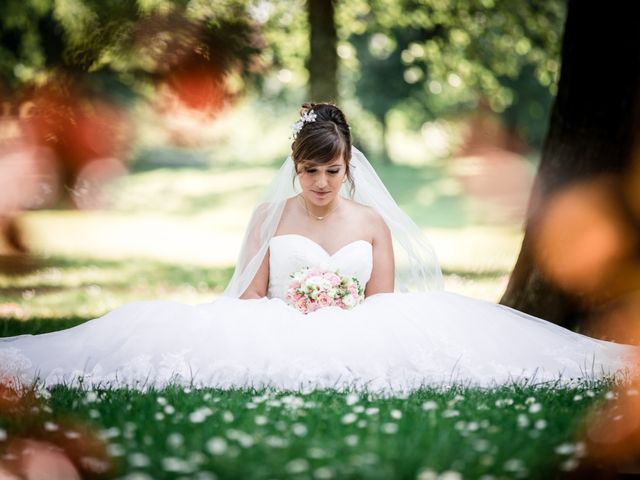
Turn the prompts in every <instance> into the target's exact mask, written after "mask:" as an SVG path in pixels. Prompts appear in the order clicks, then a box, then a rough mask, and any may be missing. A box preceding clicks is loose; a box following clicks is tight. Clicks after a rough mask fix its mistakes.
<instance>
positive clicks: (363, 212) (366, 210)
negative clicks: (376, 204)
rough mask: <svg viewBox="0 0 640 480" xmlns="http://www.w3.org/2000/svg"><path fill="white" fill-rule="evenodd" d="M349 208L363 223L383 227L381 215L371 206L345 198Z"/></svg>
mask: <svg viewBox="0 0 640 480" xmlns="http://www.w3.org/2000/svg"><path fill="white" fill-rule="evenodd" d="M345 201H346V202H347V205H348V206H349V209H350V210H351V212H352V213H353V215H354V217H355V219H357V220H359V221H360V222H362V224H363V225H367V226H370V227H383V226H384V225H386V224H385V222H384V219H383V218H382V216H381V215H380V214H379V213H378V212H377V211H376V210H375V209H374V208H373V207H370V206H368V205H364V204H362V203H358V202H356V201H355V200H351V199H348V198H345Z"/></svg>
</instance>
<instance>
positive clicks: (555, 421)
mask: <svg viewBox="0 0 640 480" xmlns="http://www.w3.org/2000/svg"><path fill="white" fill-rule="evenodd" d="M609 388H610V385H608V384H607V383H606V382H599V383H584V384H581V385H579V386H576V387H573V388H565V389H556V388H554V387H553V386H552V385H547V386H545V385H542V386H527V385H517V384H515V385H512V386H504V387H499V388H494V389H489V390H479V389H475V388H468V387H453V388H429V389H422V390H419V391H416V392H413V393H412V394H410V395H400V396H396V397H392V398H383V397H379V396H375V395H369V394H363V393H358V392H344V393H340V392H336V391H332V390H315V391H311V392H306V393H305V392H302V393H301V392H288V391H275V390H271V389H260V390H254V389H235V390H227V391H225V390H219V389H190V388H182V387H178V386H173V387H168V388H164V389H160V390H155V389H151V390H149V391H147V392H141V391H137V390H128V389H120V390H105V389H98V388H96V389H88V390H86V389H77V388H68V387H65V386H58V387H55V388H52V389H51V390H50V391H49V392H46V391H45V392H44V393H45V394H46V395H44V398H43V401H44V402H45V403H46V405H47V406H48V407H49V408H50V409H51V413H50V414H49V415H47V416H46V417H47V418H43V417H42V416H41V415H40V416H38V418H37V420H38V422H34V423H33V424H32V425H29V424H28V422H25V420H24V419H22V421H21V424H20V425H17V424H16V423H15V422H14V421H13V420H12V418H11V417H8V416H3V415H0V428H1V429H2V430H3V431H4V432H5V434H6V435H7V436H9V437H10V436H11V435H12V434H13V433H14V432H17V431H19V432H22V434H23V435H24V434H25V433H26V434H28V432H29V429H30V428H31V429H32V430H33V431H40V430H41V429H42V424H43V421H47V422H49V423H48V424H47V428H48V429H49V430H51V429H53V428H54V427H55V425H57V424H59V423H60V424H64V422H65V421H68V420H69V418H73V419H74V421H75V423H76V424H77V423H78V422H81V423H83V424H87V425H89V426H91V427H93V428H94V429H95V430H96V431H97V432H98V433H99V436H100V437H101V438H102V439H104V441H106V442H107V443H108V451H109V452H110V455H111V457H112V458H113V459H114V461H115V462H116V465H118V467H117V468H118V471H119V472H118V473H119V474H125V473H127V474H133V473H138V474H140V475H142V474H144V475H146V476H140V477H136V478H175V477H176V476H178V475H193V477H189V478H214V477H211V476H209V477H206V476H202V477H196V475H204V472H209V474H215V475H216V476H217V477H215V478H221V479H224V478H265V479H266V478H319V479H330V478H368V479H369V478H370V479H388V478H418V479H427V478H435V477H436V476H437V475H438V474H442V473H443V472H449V475H451V476H450V477H447V478H480V477H481V476H482V475H493V476H494V478H549V477H550V476H552V475H553V474H554V472H556V471H558V470H570V469H572V468H575V466H576V465H577V463H578V462H579V461H580V459H581V458H582V457H583V456H584V455H585V454H586V453H587V452H586V450H585V445H584V444H583V443H581V442H580V441H579V440H577V438H576V437H574V435H575V432H576V429H577V428H578V427H579V426H580V424H581V421H582V419H583V417H584V413H585V412H586V409H587V408H588V407H589V406H591V405H593V404H594V402H596V401H599V402H607V401H609V400H608V399H611V398H613V397H612V394H611V393H607V394H606V395H605V393H606V392H608V391H609ZM605 397H606V398H605ZM45 410H46V407H45Z"/></svg>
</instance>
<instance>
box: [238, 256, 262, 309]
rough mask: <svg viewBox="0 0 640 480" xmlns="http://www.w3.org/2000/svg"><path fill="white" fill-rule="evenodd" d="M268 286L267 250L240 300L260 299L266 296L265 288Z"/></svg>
mask: <svg viewBox="0 0 640 480" xmlns="http://www.w3.org/2000/svg"><path fill="white" fill-rule="evenodd" d="M268 286H269V250H268V249H267V253H265V255H264V258H263V259H262V263H261V264H260V268H258V271H257V272H256V275H255V276H254V277H253V280H252V281H251V283H250V284H249V286H248V287H247V289H246V290H245V291H244V293H243V294H242V295H240V298H243V299H249V298H262V297H266V296H267V287H268Z"/></svg>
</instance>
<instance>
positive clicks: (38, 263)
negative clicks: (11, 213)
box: [0, 256, 233, 295]
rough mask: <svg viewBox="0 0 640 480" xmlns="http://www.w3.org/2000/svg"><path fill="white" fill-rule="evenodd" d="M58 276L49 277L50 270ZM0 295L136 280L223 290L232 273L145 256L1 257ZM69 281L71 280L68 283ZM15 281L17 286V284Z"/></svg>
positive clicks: (127, 284)
mask: <svg viewBox="0 0 640 480" xmlns="http://www.w3.org/2000/svg"><path fill="white" fill-rule="evenodd" d="M3 267H4V268H3ZM56 270H58V271H59V275H56V276H55V277H54V278H53V279H52V278H51V272H52V271H56ZM1 274H4V275H6V277H7V281H6V282H2V283H4V284H5V285H6V286H4V287H3V286H2V284H1V283H0V294H5V295H7V294H11V293H20V292H21V291H23V290H25V289H29V288H34V289H35V288H37V289H39V290H49V291H55V290H62V289H65V288H82V287H83V286H89V285H99V286H101V287H107V286H116V287H117V286H120V287H124V288H128V287H130V286H131V285H132V284H135V283H146V284H168V285H175V286H181V285H185V284H187V285H193V286H199V287H202V288H207V289H211V290H222V289H224V287H225V286H226V284H227V283H228V281H229V279H230V278H231V275H233V267H223V268H213V267H200V266H197V265H184V264H183V265H181V264H175V263H166V262H158V261H153V260H148V259H125V260H107V259H96V258H83V257H62V256H54V257H36V256H34V257H29V258H23V259H22V260H15V257H7V256H4V257H0V275H1ZM69 282H71V283H70V284H69ZM16 284H18V285H16Z"/></svg>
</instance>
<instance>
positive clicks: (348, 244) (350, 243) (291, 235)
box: [271, 233, 373, 258]
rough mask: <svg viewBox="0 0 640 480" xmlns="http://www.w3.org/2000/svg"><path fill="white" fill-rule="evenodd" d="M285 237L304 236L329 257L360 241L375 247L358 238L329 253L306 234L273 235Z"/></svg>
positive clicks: (272, 238) (303, 237)
mask: <svg viewBox="0 0 640 480" xmlns="http://www.w3.org/2000/svg"><path fill="white" fill-rule="evenodd" d="M283 237H298V238H302V239H304V240H306V241H307V242H309V243H310V244H311V245H315V246H316V247H317V248H318V249H319V250H320V251H322V252H323V253H325V254H326V255H327V256H328V257H329V258H333V257H335V256H336V255H338V254H339V253H340V252H342V251H343V250H346V249H347V248H348V247H350V246H352V245H356V244H358V243H360V242H362V243H365V244H367V245H369V246H370V247H371V248H373V245H371V242H367V241H366V240H362V239H358V240H354V241H353V242H349V243H347V244H346V245H343V246H342V247H340V248H338V249H337V250H336V251H335V252H333V253H329V252H327V250H326V249H325V248H324V247H323V246H322V245H320V244H319V243H318V242H316V241H314V240H312V239H311V238H309V237H306V236H304V235H301V234H299V233H283V234H281V235H274V236H273V237H271V240H272V241H273V240H274V239H276V238H283Z"/></svg>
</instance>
